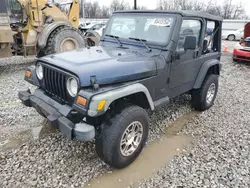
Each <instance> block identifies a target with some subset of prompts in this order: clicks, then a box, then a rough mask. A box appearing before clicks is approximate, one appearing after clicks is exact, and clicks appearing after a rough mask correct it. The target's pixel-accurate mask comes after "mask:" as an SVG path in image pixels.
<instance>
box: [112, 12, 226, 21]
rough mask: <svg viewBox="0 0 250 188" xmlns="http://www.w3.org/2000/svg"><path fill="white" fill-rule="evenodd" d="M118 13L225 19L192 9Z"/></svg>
mask: <svg viewBox="0 0 250 188" xmlns="http://www.w3.org/2000/svg"><path fill="white" fill-rule="evenodd" d="M117 13H123V14H126V13H151V14H156V13H160V14H180V15H182V16H185V17H198V18H205V19H208V20H215V21H223V18H222V17H220V16H214V15H212V14H208V13H206V12H203V11H191V10H183V11H172V10H165V11H164V10H163V11H161V10H128V11H116V12H114V13H113V14H117Z"/></svg>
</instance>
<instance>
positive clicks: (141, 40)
mask: <svg viewBox="0 0 250 188" xmlns="http://www.w3.org/2000/svg"><path fill="white" fill-rule="evenodd" d="M129 39H130V40H135V41H140V42H141V43H142V44H143V45H144V46H145V47H146V48H147V49H148V51H152V50H151V49H150V48H149V46H148V45H147V44H146V43H145V42H147V41H146V40H145V39H138V38H132V37H129Z"/></svg>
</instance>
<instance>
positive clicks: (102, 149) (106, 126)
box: [95, 104, 149, 169]
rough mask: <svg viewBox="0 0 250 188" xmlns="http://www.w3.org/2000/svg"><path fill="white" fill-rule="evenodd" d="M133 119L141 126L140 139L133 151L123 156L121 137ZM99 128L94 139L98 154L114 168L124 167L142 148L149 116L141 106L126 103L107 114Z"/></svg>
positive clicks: (147, 128)
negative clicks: (112, 112) (111, 113)
mask: <svg viewBox="0 0 250 188" xmlns="http://www.w3.org/2000/svg"><path fill="white" fill-rule="evenodd" d="M134 121H139V122H140V123H141V124H142V126H143V134H142V139H141V142H140V144H139V145H138V147H137V149H136V150H135V151H134V153H132V154H131V155H130V156H124V155H122V153H121V150H120V141H121V137H122V135H123V133H124V131H125V130H126V128H127V127H128V126H129V125H130V124H131V123H132V122H134ZM100 128H101V130H100V132H99V134H98V135H97V136H96V139H95V147H96V152H97V154H98V156H99V157H100V158H101V159H102V160H103V161H104V162H105V163H106V164H108V165H110V166H112V167H114V168H118V169H119V168H124V167H126V166H128V165H129V164H131V163H132V162H133V161H134V160H135V159H136V158H137V157H138V156H139V155H140V153H141V151H142V149H143V148H144V146H145V143H146V140H147V137H148V131H149V118H148V114H147V112H146V111H145V110H144V109H143V108H141V107H139V106H135V105H127V104H126V105H125V106H123V108H122V109H119V110H117V109H116V111H115V112H114V114H113V115H110V116H107V117H106V120H105V121H104V122H103V124H102V125H101V126H100Z"/></svg>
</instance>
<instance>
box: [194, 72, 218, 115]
mask: <svg viewBox="0 0 250 188" xmlns="http://www.w3.org/2000/svg"><path fill="white" fill-rule="evenodd" d="M218 77H219V76H218V75H214V74H211V75H208V76H207V77H206V78H205V80H204V81H203V84H202V86H201V88H200V89H195V90H193V91H192V94H191V95H192V101H191V103H192V107H193V108H195V109H196V110H200V111H204V110H207V109H209V108H210V107H211V106H212V105H213V104H214V101H215V98H216V95H217V92H218V82H219V81H218Z"/></svg>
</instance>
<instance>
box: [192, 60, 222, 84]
mask: <svg viewBox="0 0 250 188" xmlns="http://www.w3.org/2000/svg"><path fill="white" fill-rule="evenodd" d="M214 65H219V72H220V70H221V63H220V61H219V60H217V59H212V60H208V61H206V62H205V63H203V65H202V66H201V69H200V72H199V74H198V76H197V77H196V80H195V84H194V87H193V88H194V89H199V88H200V87H201V85H202V83H203V80H204V78H205V76H206V74H207V71H208V69H209V68H210V67H212V66H214Z"/></svg>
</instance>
